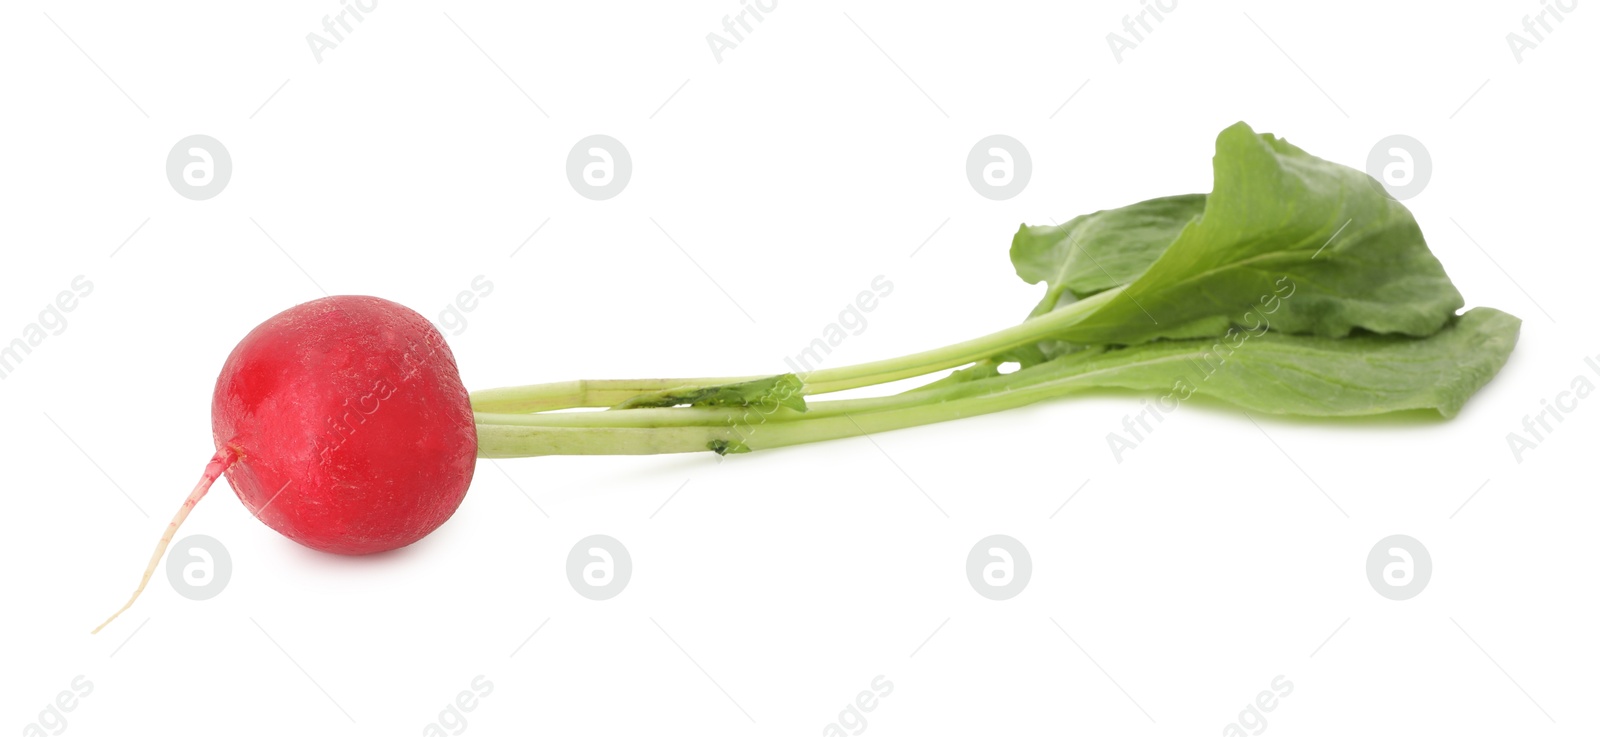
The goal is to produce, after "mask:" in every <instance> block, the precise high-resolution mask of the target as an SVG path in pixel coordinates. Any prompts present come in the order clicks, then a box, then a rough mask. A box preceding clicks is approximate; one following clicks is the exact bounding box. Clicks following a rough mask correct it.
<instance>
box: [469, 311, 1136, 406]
mask: <svg viewBox="0 0 1600 737" xmlns="http://www.w3.org/2000/svg"><path fill="white" fill-rule="evenodd" d="M1121 292H1122V288H1121V287H1118V288H1116V289H1111V290H1107V291H1104V292H1101V293H1099V294H1096V295H1094V296H1091V297H1088V298H1086V299H1083V300H1081V301H1079V302H1075V303H1072V304H1069V305H1063V306H1062V307H1061V308H1060V309H1057V310H1054V311H1051V312H1048V313H1046V314H1044V315H1040V316H1038V317H1034V318H1031V319H1029V320H1027V321H1024V322H1023V323H1022V324H1020V325H1014V326H1012V327H1009V328H1006V329H1004V330H1000V331H998V332H994V333H990V334H988V335H984V336H981V337H978V338H973V339H972V340H966V341H962V342H960V343H955V344H952V345H948V346H945V347H943V348H935V349H933V350H928V351H922V352H920V353H913V354H911V355H908V356H901V357H899V358H891V359H885V360H881V361H869V362H867V363H858V364H854V365H850V366H840V367H837V368H828V369H818V370H816V371H812V372H809V373H806V374H803V375H801V376H800V379H801V380H802V381H803V382H804V383H805V394H807V395H814V394H827V393H829V392H837V391H844V390H846V389H857V388H861V387H866V386H876V385H878V384H883V383H887V382H891V381H898V380H900V379H909V378H912V377H916V376H923V375H925V374H929V373H932V372H934V371H941V370H944V369H948V368H955V367H957V366H964V365H966V364H969V363H973V362H975V361H982V360H984V359H987V358H991V357H994V356H996V355H999V354H1001V353H1004V352H1006V351H1009V350H1012V349H1014V348H1019V347H1022V346H1025V345H1028V344H1030V343H1034V342H1037V341H1040V340H1045V339H1048V338H1050V337H1052V336H1053V335H1055V334H1056V333H1057V332H1059V331H1060V330H1061V329H1062V328H1065V327H1067V326H1069V325H1072V324H1073V323H1076V322H1077V321H1079V320H1081V319H1083V317H1084V316H1086V315H1088V314H1089V313H1091V312H1093V311H1094V310H1095V309H1096V308H1097V307H1099V306H1100V305H1102V304H1104V303H1105V302H1108V301H1110V300H1111V299H1112V297H1114V296H1115V295H1117V294H1119V293H1121ZM759 378H763V377H761V376H733V377H711V378H696V379H634V380H630V379H620V380H598V381H596V380H588V381H582V380H580V381H564V382H558V383H553V384H533V385H529V386H514V387H505V388H501V389H488V390H483V391H476V392H473V393H472V406H473V408H474V409H475V410H477V411H479V412H493V413H502V414H513V413H529V412H545V411H549V410H560V409H577V408H590V407H613V406H616V405H617V404H620V403H622V402H623V401H626V400H628V399H631V398H633V397H636V396H638V395H640V394H647V393H653V392H663V391H683V390H688V389H693V388H697V387H707V386H720V385H723V384H734V383H738V382H743V381H751V380H754V379H759ZM629 411H630V412H637V411H639V410H629Z"/></svg>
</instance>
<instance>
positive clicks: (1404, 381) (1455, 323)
mask: <svg viewBox="0 0 1600 737" xmlns="http://www.w3.org/2000/svg"><path fill="white" fill-rule="evenodd" d="M1521 325H1522V321H1521V320H1519V319H1517V318H1516V317H1515V316H1512V315H1508V314H1506V313H1504V312H1501V311H1499V310H1496V309H1493V308H1489V307H1479V308H1476V309H1472V310H1469V311H1467V312H1466V313H1465V314H1463V315H1461V316H1460V317H1456V318H1452V319H1450V320H1449V321H1447V322H1446V323H1445V325H1444V327H1443V328H1442V329H1441V330H1439V331H1438V332H1436V333H1435V334H1433V335H1431V336H1429V337H1426V338H1410V337H1406V336H1401V335H1377V334H1372V333H1365V332H1363V333H1358V334H1354V335H1350V336H1347V337H1344V338H1325V337H1320V336H1312V335H1284V334H1280V333H1274V332H1270V331H1266V332H1262V333H1259V334H1257V333H1251V332H1247V331H1242V330H1237V329H1235V330H1232V331H1230V332H1229V333H1228V334H1226V335H1224V336H1223V337H1220V338H1205V339H1191V340H1160V341H1155V342H1151V343H1144V344H1140V345H1135V346H1128V347H1124V348H1106V347H1097V348H1093V349H1089V350H1084V351H1079V352H1076V353H1071V354H1068V355H1065V356H1062V357H1060V358H1056V359H1054V360H1052V361H1049V362H1046V363H1043V364H1040V365H1038V366H1035V367H1032V368H1029V369H1024V370H1022V371H1018V372H1016V374H1013V375H1012V376H1014V377H1015V378H1014V379H1013V381H1012V383H1013V385H1015V384H1016V383H1017V382H1028V383H1058V382H1059V383H1060V384H1061V385H1062V386H1063V388H1067V387H1079V388H1081V387H1084V386H1093V387H1120V388H1124V389H1135V390H1142V391H1152V392H1161V394H1162V402H1163V403H1164V405H1165V404H1170V403H1171V402H1175V401H1182V400H1184V399H1187V398H1189V397H1190V396H1193V395H1200V396H1207V397H1212V398H1215V399H1220V400H1223V401H1226V402H1229V403H1231V404H1234V405H1238V406H1240V407H1243V408H1244V409H1247V410H1254V411H1258V412H1268V413H1274V414H1288V415H1305V416H1317V417H1343V416H1355V415H1374V414H1383V413H1388V412H1400V411H1404V410H1418V409H1431V410H1435V411H1437V412H1438V413H1439V414H1440V415H1442V416H1444V417H1447V418H1448V417H1453V416H1455V415H1456V413H1457V412H1459V411H1461V406H1462V405H1463V404H1465V403H1466V401H1467V399H1468V398H1469V397H1471V396H1472V394H1473V393H1474V392H1476V391H1477V390H1478V389H1479V388H1480V387H1482V386H1483V385H1484V384H1487V383H1488V382H1489V380H1490V379H1491V378H1493V377H1494V375H1495V373H1496V372H1498V371H1499V370H1500V367H1501V366H1502V365H1504V364H1505V362H1506V358H1507V357H1508V356H1509V355H1510V354H1511V349H1512V347H1513V346H1515V345H1516V342H1517V333H1518V331H1519V329H1520V327H1521ZM998 378H1000V379H1004V378H1006V377H1004V376H1002V377H998ZM988 381H994V380H993V379H991V380H988ZM981 383H983V382H982V381H978V382H972V383H971V384H970V385H969V386H973V387H976V386H978V385H979V384H981ZM1012 388H1015V386H1013V387H1012Z"/></svg>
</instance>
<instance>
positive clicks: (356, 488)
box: [211, 296, 478, 555]
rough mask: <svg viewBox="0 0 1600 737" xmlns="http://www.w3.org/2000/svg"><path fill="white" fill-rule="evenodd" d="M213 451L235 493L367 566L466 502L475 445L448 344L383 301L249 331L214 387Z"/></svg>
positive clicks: (311, 311) (286, 314)
mask: <svg viewBox="0 0 1600 737" xmlns="http://www.w3.org/2000/svg"><path fill="white" fill-rule="evenodd" d="M211 429H212V436H213V438H214V440H215V442H216V447H217V450H219V451H221V450H223V449H231V450H232V451H233V452H234V453H235V454H236V455H237V460H236V461H235V462H234V463H233V464H232V465H231V466H229V467H228V469H227V471H226V475H227V478H228V482H229V484H231V485H232V486H233V490H234V493H236V494H237V495H238V496H239V500H240V501H242V502H244V505H245V507H246V508H247V509H249V510H250V511H251V513H252V514H254V515H255V516H256V517H257V518H258V519H260V520H261V521H262V522H264V523H266V525H267V526H268V527H271V528H272V529H274V530H277V531H278V532H280V533H282V534H283V535H284V536H285V537H288V538H289V539H291V540H294V541H295V542H298V543H300V544H302V545H305V546H306V547H309V548H313V549H316V550H321V551H324V552H329V553H338V554H342V555H364V554H368V553H379V552H383V551H386V550H393V549H395V548H399V547H403V546H406V545H410V544H411V543H414V542H416V541H417V540H420V539H422V537H423V536H425V535H427V534H428V533H430V532H432V531H433V530H434V529H436V528H438V527H439V525H442V524H444V522H445V520H447V519H449V518H450V515H452V514H454V513H455V511H456V508H457V507H458V506H460V504H461V500H462V498H463V497H465V496H466V493H467V486H468V485H469V484H470V483H471V481H472V472H473V467H474V465H475V463H476V457H477V449H478V439H477V430H476V428H475V427H474V424H473V416H472V406H471V404H470V403H469V401H468V398H467V390H466V387H464V386H463V385H462V383H461V377H460V375H459V372H458V370H457V368H456V362H455V357H454V356H453V355H451V353H450V349H449V347H448V346H446V345H445V342H444V337H443V336H442V335H440V334H439V331H438V330H437V329H435V328H434V327H433V325H432V324H430V323H429V322H428V321H427V320H426V319H425V318H423V317H422V316H421V315H419V314H417V313H416V312H414V311H412V310H410V309H408V308H406V307H404V306H401V305H399V304H396V303H394V302H390V301H388V300H383V299H378V298H376V297H363V296H335V297H327V298H324V299H319V300H315V301H312V302H307V303H305V304H301V305H297V306H295V307H291V308H289V309H287V310H285V311H283V312H281V313H278V314H277V315H275V316H273V317H272V318H270V319H268V320H267V321H266V322H263V323H262V324H261V325H260V326H258V327H256V329H254V330H252V331H250V334H249V335H246V336H245V337H244V340H241V341H240V342H239V344H238V345H237V346H236V347H235V348H234V349H233V353H232V354H231V355H229V356H228V360H227V362H226V363H225V364H224V365H223V367H222V373H221V375H220V376H218V378H217V386H216V391H215V393H214V395H213V397H212V404H211Z"/></svg>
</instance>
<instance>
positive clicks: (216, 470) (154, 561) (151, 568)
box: [90, 448, 239, 634]
mask: <svg viewBox="0 0 1600 737" xmlns="http://www.w3.org/2000/svg"><path fill="white" fill-rule="evenodd" d="M238 459H239V456H238V454H237V453H235V452H234V451H233V449H232V448H223V449H222V450H219V451H217V454H216V455H214V456H212V457H211V462H210V463H207V464H206V472H205V473H204V474H203V475H201V476H200V483H198V484H195V485H194V491H191V492H189V498H187V499H184V500H183V506H182V507H179V508H178V513H177V514H175V515H172V522H170V523H168V524H167V531H166V532H165V533H163V534H162V535H161V542H159V543H156V552H155V553H153V554H151V556H150V564H149V565H148V566H145V569H144V578H141V579H139V588H137V589H134V590H133V596H130V597H128V603H126V604H123V605H122V608H121V609H118V610H117V613H116V614H113V615H111V616H110V617H108V618H106V621H104V622H101V623H100V626H99V627H96V628H94V632H93V633H90V634H95V633H98V632H100V630H103V629H105V628H106V625H108V624H111V621H112V620H114V619H116V618H117V617H119V616H121V615H122V613H123V612H125V611H128V608H129V607H131V606H133V602H135V601H138V600H139V594H142V593H144V587H145V586H146V585H148V584H149V583H150V576H152V575H154V574H155V572H156V566H158V565H160V564H161V557H162V556H163V555H166V553H167V546H169V545H171V544H172V536H173V535H175V534H177V532H178V526H179V525H182V524H183V521H184V520H185V519H188V517H189V510H191V509H194V505H195V504H197V503H199V502H200V499H201V498H202V497H204V496H205V495H206V492H207V491H210V490H211V485H212V484H214V483H216V481H217V479H218V478H219V477H221V476H222V472H223V471H226V470H228V467H229V466H231V465H233V462H234V461H236V460H238Z"/></svg>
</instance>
